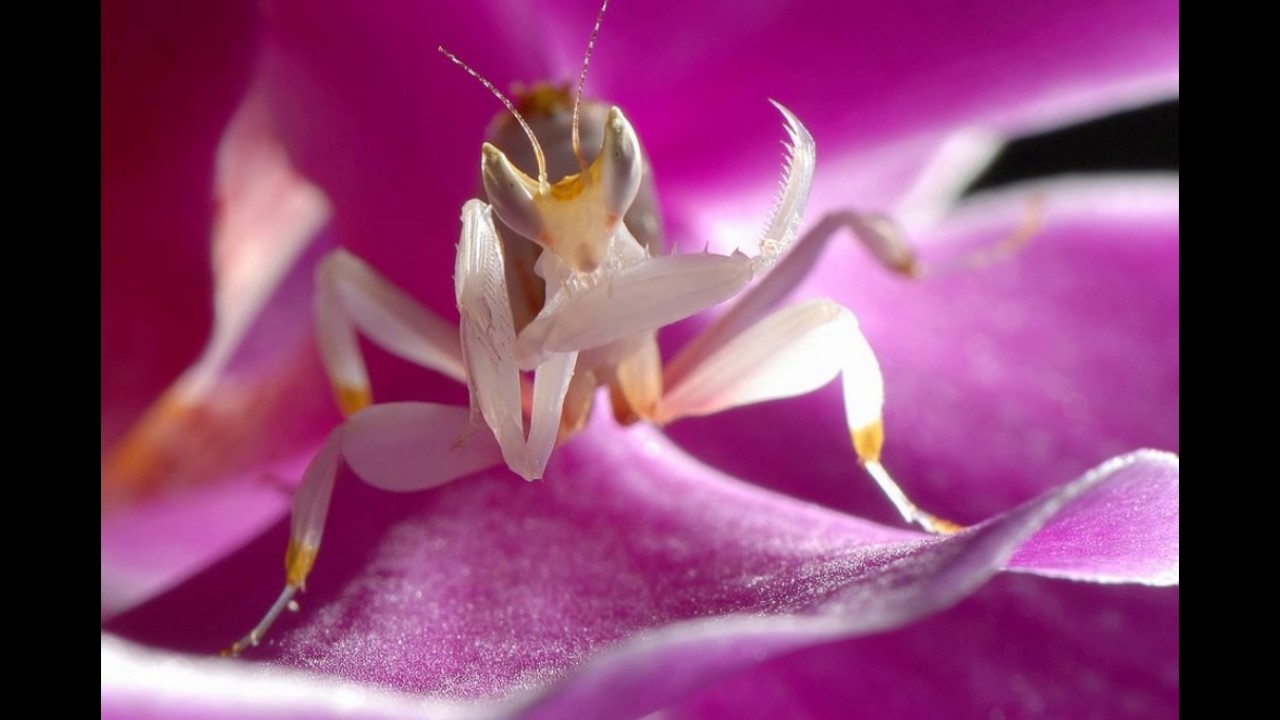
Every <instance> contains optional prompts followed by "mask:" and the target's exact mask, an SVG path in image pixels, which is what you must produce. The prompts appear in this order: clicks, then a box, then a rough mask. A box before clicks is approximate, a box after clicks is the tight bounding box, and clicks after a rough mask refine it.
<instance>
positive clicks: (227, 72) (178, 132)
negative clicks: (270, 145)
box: [101, 0, 257, 452]
mask: <svg viewBox="0 0 1280 720" xmlns="http://www.w3.org/2000/svg"><path fill="white" fill-rule="evenodd" d="M255 7H256V6H255V4H254V3H252V2H240V3H225V2H212V3H182V4H179V5H174V4H171V3H164V2H150V1H148V0H132V1H131V0H120V1H119V2H108V3H104V4H103V6H102V198H101V199H102V327H101V332H102V348H101V351H102V352H101V360H102V443H103V451H104V452H106V449H107V447H108V446H109V445H111V444H112V443H113V442H114V441H115V440H116V438H118V437H119V436H120V435H121V434H122V433H123V432H124V431H125V429H126V428H128V427H129V425H130V424H132V423H133V422H134V420H136V419H137V418H138V417H139V416H140V415H141V414H142V412H143V411H144V410H145V409H146V407H147V406H148V405H149V404H150V403H151V402H152V401H153V400H154V399H155V398H156V397H158V396H159V395H160V394H161V392H162V391H163V390H164V389H165V388H166V387H167V386H168V385H169V383H171V382H172V381H173V380H174V379H175V378H177V377H178V375H179V374H180V373H181V372H182V371H183V370H185V369H186V367H187V366H188V365H189V364H190V363H191V362H192V361H193V360H194V359H195V358H196V356H197V355H198V353H199V352H200V349H201V347H202V346H203V345H204V343H205V340H206V338H207V336H208V333H209V328H210V322H211V310H212V303H211V296H212V288H211V281H212V276H211V274H210V258H209V240H210V237H211V222H212V219H213V211H214V208H213V202H212V198H213V156H214V148H215V146H216V144H217V142H218V137H219V135H220V134H221V132H222V128H223V126H224V125H225V124H226V122H227V120H228V119H229V118H230V117H231V113H232V110H233V109H234V108H235V105H236V103H237V102H238V101H239V98H240V95H241V94H242V93H243V91H244V89H245V87H246V86H247V84H248V81H249V70H250V63H251V61H252V57H253V47H254V40H255V37H256V32H257V16H256V12H255Z"/></svg>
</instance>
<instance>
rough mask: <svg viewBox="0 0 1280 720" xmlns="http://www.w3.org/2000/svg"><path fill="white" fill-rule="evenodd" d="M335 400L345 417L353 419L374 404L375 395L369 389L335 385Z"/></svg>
mask: <svg viewBox="0 0 1280 720" xmlns="http://www.w3.org/2000/svg"><path fill="white" fill-rule="evenodd" d="M333 398H334V400H336V401H337V403H338V409H339V410H341V411H342V416H343V417H351V416H352V415H355V414H356V413H358V412H360V411H361V410H363V409H365V408H367V407H369V406H370V405H372V404H373V393H371V392H370V391H369V388H367V387H364V388H358V387H350V386H347V385H339V384H337V383H334V385H333Z"/></svg>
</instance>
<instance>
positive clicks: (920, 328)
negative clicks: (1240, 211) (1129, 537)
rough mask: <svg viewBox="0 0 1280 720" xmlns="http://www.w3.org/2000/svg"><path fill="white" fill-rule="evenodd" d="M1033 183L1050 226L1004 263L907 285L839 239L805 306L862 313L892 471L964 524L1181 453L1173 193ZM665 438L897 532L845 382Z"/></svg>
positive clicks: (823, 199) (964, 243)
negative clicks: (1108, 471)
mask: <svg viewBox="0 0 1280 720" xmlns="http://www.w3.org/2000/svg"><path fill="white" fill-rule="evenodd" d="M1037 187H1038V189H1039V190H1040V191H1042V192H1043V193H1044V197H1045V208H1046V209H1045V216H1044V219H1043V222H1044V228H1043V231H1042V232H1041V233H1040V234H1039V235H1037V236H1036V237H1035V238H1034V239H1033V240H1032V241H1031V243H1030V244H1029V245H1028V246H1027V247H1026V248H1024V249H1023V250H1021V251H1020V252H1018V253H1017V254H1016V255H1015V256H1013V257H1011V258H1008V259H1007V260H1003V261H997V262H993V263H991V264H989V265H986V266H984V267H980V268H977V269H973V270H966V271H959V272H955V273H952V274H950V275H947V276H943V277H938V278H932V279H925V280H923V281H919V282H912V281H906V280H902V279H899V278H898V277H896V276H892V275H891V274H890V273H888V272H886V271H885V270H884V269H883V268H882V267H880V266H878V265H876V264H875V263H874V262H873V261H872V260H870V259H869V258H868V257H867V256H866V253H864V252H862V251H861V250H860V249H859V248H857V247H854V246H853V243H852V242H851V241H842V240H840V239H837V240H836V241H835V242H833V243H832V246H831V247H830V248H829V249H828V251H827V254H826V256H825V258H824V259H823V260H820V261H819V267H818V270H817V272H816V273H815V276H814V277H813V278H812V279H811V280H810V281H808V282H806V283H805V284H804V285H803V286H802V287H801V288H799V289H798V290H797V292H796V293H795V296H794V298H795V299H796V300H798V299H800V298H805V297H830V298H832V299H835V300H837V301H838V302H841V303H843V304H845V305H846V306H848V307H849V308H850V309H852V310H853V312H854V314H855V315H857V316H858V318H859V321H860V323H861V325H862V329H863V331H864V332H865V333H866V335H867V338H868V339H869V340H870V342H871V345H872V347H873V348H875V350H876V353H877V355H878V356H879V359H880V364H881V367H882V369H883V371H884V375H885V396H886V405H885V417H886V446H885V454H886V464H887V466H888V467H889V469H890V470H891V471H893V472H894V473H895V475H896V476H897V477H898V480H899V481H900V482H901V483H902V484H903V485H904V486H905V488H906V490H907V492H908V493H909V494H910V495H911V496H912V497H913V498H914V499H915V500H916V501H917V502H919V503H921V504H922V505H923V506H924V507H926V508H928V509H930V510H932V511H933V512H936V513H938V514H940V515H943V516H944V517H949V518H951V519H953V520H957V521H960V522H975V521H977V520H980V519H982V518H984V517H989V516H991V515H993V514H995V513H998V512H1000V511H1002V510H1005V509H1007V508H1009V507H1011V506H1013V505H1014V504H1016V503H1018V502H1021V501H1023V500H1026V499H1027V498H1030V497H1032V496H1034V495H1036V494H1038V493H1040V492H1042V491H1044V490H1045V489H1046V488H1048V487H1051V486H1054V485H1056V484H1060V483H1062V482H1065V481H1066V480H1068V479H1069V478H1071V477H1074V476H1077V475H1079V474H1080V473H1082V472H1084V471H1085V470H1086V469H1088V468H1089V467H1091V466H1093V465H1096V464H1097V463H1099V462H1101V461H1102V460H1104V459H1105V458H1107V457H1110V456H1114V455H1118V454H1121V453H1125V452H1128V451H1131V450H1133V449H1136V448H1140V447H1151V448H1157V449H1162V450H1176V449H1177V447H1178V364H1177V361H1176V358H1177V351H1178V323H1177V317H1178V274H1177V269H1178V240H1177V238H1178V222H1177V203H1178V200H1177V185H1176V181H1172V180H1169V179H1160V178H1152V179H1149V180H1146V181H1140V180H1134V179H1125V180H1122V179H1115V180H1113V181H1104V180H1094V181H1089V182H1085V181H1072V180H1066V181H1058V182H1052V183H1041V184H1039V185H1038V186H1037ZM833 190H834V188H832V186H831V185H830V184H829V183H821V182H819V183H815V190H814V194H815V197H814V200H813V204H814V205H816V206H817V207H818V209H819V211H820V210H821V209H822V208H823V207H829V206H836V205H837V204H838V203H839V198H833V197H832V196H833V195H834V192H833ZM1031 193H1032V189H1029V188H1022V189H1013V190H1009V191H1007V192H1004V193H1001V194H998V195H996V196H993V197H990V198H987V199H985V200H975V201H974V202H973V203H972V204H971V205H970V206H968V207H966V208H965V209H963V210H962V211H958V212H957V213H956V214H955V215H953V216H952V217H950V218H948V221H947V224H946V225H945V226H940V227H939V229H938V230H936V231H934V232H933V233H931V234H928V235H924V236H921V237H919V238H917V239H918V241H919V244H920V245H921V246H922V248H923V249H924V251H925V252H926V255H927V257H935V258H936V257H942V258H944V259H945V258H946V257H954V256H955V255H957V254H962V253H963V252H965V251H966V250H971V249H973V248H974V247H980V246H983V245H990V244H991V243H992V242H994V241H996V240H998V239H999V238H1001V237H1003V236H1005V235H1007V234H1008V233H1009V232H1010V230H1011V229H1012V228H1013V227H1014V226H1015V225H1016V224H1017V223H1018V222H1019V221H1020V219H1021V218H1022V215H1023V213H1024V212H1025V206H1026V202H1027V200H1028V198H1029V197H1030V196H1031ZM694 330H696V327H688V326H686V327H681V328H676V329H674V330H673V331H672V332H670V333H669V334H667V335H666V336H664V338H663V340H664V343H669V345H668V347H677V346H678V345H679V344H680V343H682V342H684V337H687V336H688V335H689V334H690V333H691V332H693V331H694ZM1117 398H1123V400H1117ZM765 427H795V428H804V432H796V433H786V434H781V435H779V434H765V433H762V432H761V431H760V428H765ZM960 428H963V431H958V429H960ZM667 432H668V434H669V435H670V436H671V437H673V438H674V439H676V440H677V441H678V442H680V443H681V444H682V445H683V446H684V447H685V448H687V449H689V450H690V451H691V452H693V453H695V454H696V455H697V456H698V457H700V458H702V459H704V460H706V461H709V462H711V463H712V464H714V465H716V466H717V467H720V468H721V469H723V470H725V471H727V472H729V473H731V474H733V475H735V476H737V477H741V478H746V479H750V480H752V481H753V482H757V483H761V484H763V485H766V486H768V487H774V488H778V489H781V490H784V491H785V492H787V493H789V494H793V495H797V496H799V497H803V498H806V499H810V500H814V501H817V502H821V503H823V504H826V505H829V506H832V507H836V508H840V509H843V510H846V511H848V512H852V513H855V514H857V515H860V516H864V517H870V518H873V519H879V520H882V521H884V522H894V521H895V519H894V513H893V511H892V509H891V508H890V507H889V506H888V504H887V503H886V502H885V501H884V499H883V498H882V497H881V496H880V495H879V493H878V491H877V490H876V489H875V488H874V487H873V485H872V484H871V483H870V482H868V481H866V480H865V479H864V478H863V477H862V475H861V473H860V471H859V470H858V468H857V466H856V463H855V458H854V455H853V452H852V449H850V448H849V441H848V438H847V436H846V433H845V430H844V422H843V410H842V407H841V404H840V396H839V391H838V388H836V387H835V386H832V387H829V388H827V389H825V390H822V391H819V392H817V393H815V394H813V395H811V396H808V397H804V398H797V399H794V400H788V401H780V402H775V403H769V404H762V405H759V406H755V407H750V408H743V409H740V410H735V411H733V412H731V413H726V414H724V415H721V416H718V417H716V418H715V419H714V421H711V420H696V419H695V420H688V421H682V422H679V423H675V424H673V425H671V426H669V427H668V428H667ZM1033 468H1034V470H1032V469H1033Z"/></svg>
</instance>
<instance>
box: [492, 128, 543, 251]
mask: <svg viewBox="0 0 1280 720" xmlns="http://www.w3.org/2000/svg"><path fill="white" fill-rule="evenodd" d="M480 176H481V178H483V181H484V191H485V194H486V195H487V196H488V198H489V204H490V205H492V206H493V210H494V212H496V213H497V214H498V217H499V218H501V219H502V222H504V223H506V224H507V226H508V227H510V228H511V229H512V230H515V231H516V232H518V233H520V234H521V235H523V236H525V237H526V238H528V239H530V240H533V241H534V242H538V243H539V244H543V243H542V242H541V240H540V238H542V236H543V227H542V218H541V217H540V215H539V212H538V206H537V204H536V203H535V202H534V198H535V197H537V196H538V195H539V194H540V193H541V192H542V189H541V188H540V187H539V184H538V181H537V180H534V179H533V178H531V177H529V176H528V175H525V174H524V173H522V172H520V170H519V168H517V167H516V166H515V165H512V164H511V161H510V160H508V159H507V156H506V155H505V154H503V152H502V151H501V150H499V149H498V148H496V147H494V146H493V145H490V144H489V143H485V144H484V148H483V149H482V150H481V160H480Z"/></svg>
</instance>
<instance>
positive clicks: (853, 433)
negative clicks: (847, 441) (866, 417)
mask: <svg viewBox="0 0 1280 720" xmlns="http://www.w3.org/2000/svg"><path fill="white" fill-rule="evenodd" d="M849 436H850V437H851V438H852V439H853V449H854V450H855V451H856V452H857V453H858V459H859V460H861V461H862V462H864V463H867V462H880V449H881V448H882V447H883V446H884V423H882V422H881V421H879V420H877V421H875V422H873V423H871V424H870V425H863V426H862V427H860V428H854V429H851V430H850V431H849Z"/></svg>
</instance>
